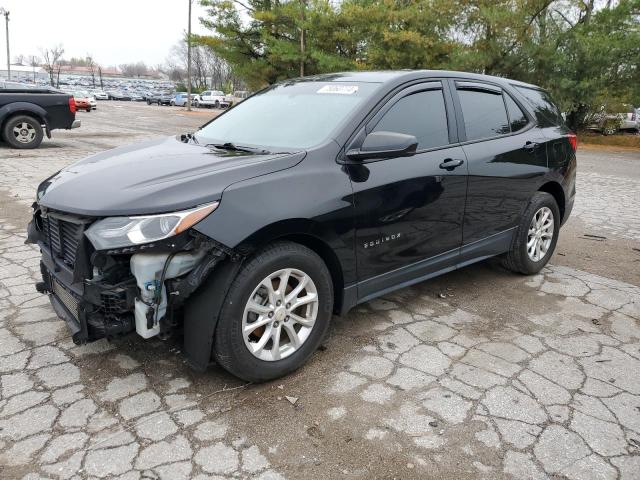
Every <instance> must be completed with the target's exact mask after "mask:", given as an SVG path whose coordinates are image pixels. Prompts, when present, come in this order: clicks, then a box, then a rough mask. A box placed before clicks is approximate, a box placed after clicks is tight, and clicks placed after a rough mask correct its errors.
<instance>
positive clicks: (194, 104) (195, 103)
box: [193, 100, 200, 108]
mask: <svg viewBox="0 0 640 480" xmlns="http://www.w3.org/2000/svg"><path fill="white" fill-rule="evenodd" d="M193 106H194V107H195V108H198V107H199V106H200V103H198V101H197V100H194V101H193Z"/></svg>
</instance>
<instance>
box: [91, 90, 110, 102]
mask: <svg viewBox="0 0 640 480" xmlns="http://www.w3.org/2000/svg"><path fill="white" fill-rule="evenodd" d="M91 94H92V95H93V96H94V97H95V99H96V100H109V94H108V93H107V92H103V91H102V90H96V91H95V92H92V93H91Z"/></svg>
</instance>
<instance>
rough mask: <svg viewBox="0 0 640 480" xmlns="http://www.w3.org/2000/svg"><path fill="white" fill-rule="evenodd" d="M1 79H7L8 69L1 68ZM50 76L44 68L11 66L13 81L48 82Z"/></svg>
mask: <svg viewBox="0 0 640 480" xmlns="http://www.w3.org/2000/svg"><path fill="white" fill-rule="evenodd" d="M0 78H2V79H5V80H6V79H7V78H8V75H7V67H6V66H2V67H0ZM48 79H49V75H47V72H46V71H45V70H44V68H42V67H30V66H29V65H11V80H14V81H21V80H22V81H25V80H26V81H31V82H33V81H39V80H40V81H47V80H48Z"/></svg>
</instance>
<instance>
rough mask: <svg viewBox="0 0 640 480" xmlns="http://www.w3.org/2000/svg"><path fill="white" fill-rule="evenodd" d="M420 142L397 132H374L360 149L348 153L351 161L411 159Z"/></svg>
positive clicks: (411, 136) (367, 137)
mask: <svg viewBox="0 0 640 480" xmlns="http://www.w3.org/2000/svg"><path fill="white" fill-rule="evenodd" d="M417 148H418V140H417V139H416V137H414V136H413V135H405V134H404V133H395V132H372V133H370V134H369V135H367V136H366V138H365V139H364V142H362V147H360V149H353V150H349V151H348V152H347V158H348V159H350V160H367V159H374V158H393V157H410V156H412V155H415V153H416V149H417Z"/></svg>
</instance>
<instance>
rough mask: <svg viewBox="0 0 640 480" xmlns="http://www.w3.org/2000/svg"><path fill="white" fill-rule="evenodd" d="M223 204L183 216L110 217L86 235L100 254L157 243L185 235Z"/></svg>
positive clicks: (214, 204)
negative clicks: (174, 236)
mask: <svg viewBox="0 0 640 480" xmlns="http://www.w3.org/2000/svg"><path fill="white" fill-rule="evenodd" d="M218 204H219V202H214V203H210V204H208V205H202V206H200V207H196V208H192V209H190V210H183V211H181V212H174V213H165V214H161V215H142V216H136V217H109V218H105V219H104V220H99V221H97V222H96V223H94V224H93V225H91V226H90V227H89V228H88V229H87V231H86V232H85V235H86V236H87V238H88V239H89V241H91V243H92V244H93V246H94V247H95V249H96V250H106V249H109V248H121V247H128V246H131V245H140V244H142V243H149V242H155V241H158V240H163V239H165V238H168V237H171V236H173V235H177V234H179V233H180V232H184V231H185V230H187V229H188V228H191V227H192V226H193V225H195V224H196V223H198V222H199V221H200V220H202V219H203V218H204V217H206V216H207V215H209V214H210V213H211V212H213V211H214V210H215V209H216V208H217V207H218Z"/></svg>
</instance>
